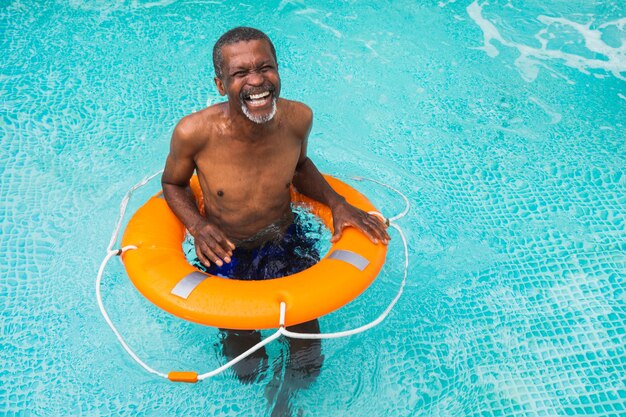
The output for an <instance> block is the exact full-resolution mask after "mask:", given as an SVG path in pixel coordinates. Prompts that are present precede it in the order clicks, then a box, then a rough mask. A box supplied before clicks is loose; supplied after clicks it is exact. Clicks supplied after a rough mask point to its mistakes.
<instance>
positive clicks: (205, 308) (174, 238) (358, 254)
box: [122, 176, 387, 330]
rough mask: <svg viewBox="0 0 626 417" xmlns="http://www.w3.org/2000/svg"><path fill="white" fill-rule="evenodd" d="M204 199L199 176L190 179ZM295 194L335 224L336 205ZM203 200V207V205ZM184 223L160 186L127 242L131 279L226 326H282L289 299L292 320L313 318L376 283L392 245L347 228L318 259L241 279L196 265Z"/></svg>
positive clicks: (163, 300) (184, 314)
mask: <svg viewBox="0 0 626 417" xmlns="http://www.w3.org/2000/svg"><path fill="white" fill-rule="evenodd" d="M326 180H327V181H328V182H329V184H330V185H331V186H332V187H333V189H334V190H335V191H337V192H338V193H339V194H341V195H342V196H344V197H345V198H346V200H347V201H348V202H349V203H350V204H352V205H354V206H356V207H358V208H360V209H362V210H365V211H373V210H376V209H375V208H374V206H373V205H372V203H370V202H369V200H368V199H367V198H366V197H365V196H363V195H362V194H361V193H359V192H358V191H356V190H355V189H353V188H352V187H350V186H349V185H347V184H345V183H343V182H341V181H339V180H337V179H335V178H333V177H329V176H326ZM190 185H191V188H192V189H193V191H194V194H195V195H196V199H197V201H198V202H199V203H201V202H202V198H201V190H200V186H199V184H198V180H197V178H196V177H194V178H192V180H191V182H190ZM292 200H293V201H294V202H302V203H305V204H307V205H308V206H309V207H310V208H311V209H312V211H313V213H314V214H316V215H317V216H318V217H320V218H321V219H322V221H324V223H325V224H326V225H327V226H328V227H329V228H330V229H331V230H332V216H331V212H330V209H329V208H328V207H327V206H325V205H323V204H321V203H318V202H316V201H313V200H311V199H309V198H307V197H305V196H303V195H301V194H298V193H296V192H295V191H293V190H292ZM202 209H203V207H201V210H202ZM185 233H186V231H185V227H184V225H183V224H182V223H181V222H180V221H179V220H178V218H177V217H176V215H174V213H173V212H172V211H171V210H170V208H169V206H168V205H167V203H166V202H165V199H164V198H163V196H162V194H161V193H158V194H157V195H155V196H154V197H152V198H151V199H150V200H149V201H148V202H147V203H146V204H145V205H143V206H142V207H141V208H140V209H139V210H138V211H137V213H135V215H134V216H133V217H132V218H131V220H130V222H129V223H128V226H127V227H126V231H125V233H124V236H123V238H122V246H128V245H134V246H136V247H137V249H136V250H129V251H126V252H125V253H124V254H123V255H122V261H123V263H124V265H125V267H126V271H127V273H128V276H129V277H130V279H131V281H132V282H133V284H134V285H135V287H137V289H138V290H139V292H141V293H142V294H143V295H144V296H145V297H146V298H147V299H148V300H150V301H151V302H152V303H154V304H155V305H157V306H158V307H160V308H162V309H163V310H165V311H168V312H170V313H172V314H174V315H176V316H178V317H181V318H183V319H185V320H189V321H193V322H196V323H201V324H205V325H209V326H215V327H222V328H228V329H240V330H252V329H270V328H276V327H278V324H279V314H280V313H279V306H280V303H281V302H285V304H286V314H285V324H286V325H287V326H290V325H295V324H299V323H303V322H305V321H309V320H313V319H315V318H318V317H320V316H323V315H325V314H328V313H330V312H331V311H334V310H336V309H338V308H340V307H341V306H343V305H345V304H347V303H348V302H350V301H351V300H353V299H354V298H356V297H357V296H358V295H359V294H361V293H362V292H363V291H365V289H366V288H367V287H368V286H369V285H370V284H371V283H372V281H373V280H374V279H375V278H376V275H378V272H379V271H380V269H381V268H382V266H383V263H384V262H385V256H386V254H387V246H386V245H383V244H381V243H379V244H374V243H372V242H371V241H370V240H369V239H368V238H367V237H366V236H365V235H364V234H363V233H361V232H360V231H358V230H356V229H354V228H351V227H349V228H347V229H345V230H344V232H343V234H342V237H341V239H339V241H338V242H336V243H334V244H333V245H332V246H331V249H330V251H329V252H328V253H327V254H326V256H324V258H322V259H321V260H320V261H319V262H318V263H317V264H315V265H313V266H312V267H311V268H308V269H306V270H304V271H301V272H299V273H297V274H294V275H290V276H287V277H282V278H276V279H270V280H265V281H241V280H235V279H228V278H222V277H217V276H213V275H209V274H206V273H204V272H201V271H199V270H198V269H196V268H195V267H193V266H191V265H190V264H189V262H188V261H187V259H186V258H185V254H184V253H183V250H182V242H183V240H184V238H185Z"/></svg>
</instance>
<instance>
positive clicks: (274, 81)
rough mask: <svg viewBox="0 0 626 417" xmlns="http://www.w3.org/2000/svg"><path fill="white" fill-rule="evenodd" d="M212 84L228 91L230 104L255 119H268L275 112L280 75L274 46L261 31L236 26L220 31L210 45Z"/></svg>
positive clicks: (221, 90) (258, 121)
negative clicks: (211, 51) (212, 45)
mask: <svg viewBox="0 0 626 417" xmlns="http://www.w3.org/2000/svg"><path fill="white" fill-rule="evenodd" d="M213 65H214V67H215V75H216V77H215V84H216V85H217V89H218V90H219V92H220V94H221V95H227V96H228V101H229V103H230V104H231V108H232V109H233V110H235V109H241V112H242V113H243V114H244V115H245V116H246V117H247V118H248V119H250V120H251V121H253V122H255V123H265V122H268V121H270V120H271V119H272V118H273V117H274V115H275V113H276V101H277V99H278V96H279V93H280V77H279V76H278V64H277V63H276V50H275V49H274V45H273V44H272V41H270V39H269V38H268V37H267V35H265V34H264V33H263V32H261V31H260V30H257V29H253V28H248V27H237V28H234V29H231V30H229V31H228V32H226V33H225V34H224V35H222V36H221V37H220V38H219V39H218V41H217V42H216V43H215V46H214V47H213Z"/></svg>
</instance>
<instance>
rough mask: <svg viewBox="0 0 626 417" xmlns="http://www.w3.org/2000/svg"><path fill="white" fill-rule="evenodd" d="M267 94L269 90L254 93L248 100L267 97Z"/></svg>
mask: <svg viewBox="0 0 626 417" xmlns="http://www.w3.org/2000/svg"><path fill="white" fill-rule="evenodd" d="M269 95H270V92H269V91H266V92H264V93H260V94H254V95H251V96H250V100H259V99H262V98H264V97H267V96H269Z"/></svg>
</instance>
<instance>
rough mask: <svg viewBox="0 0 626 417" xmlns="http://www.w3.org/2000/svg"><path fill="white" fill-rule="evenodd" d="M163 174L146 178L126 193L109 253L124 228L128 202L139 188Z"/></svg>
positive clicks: (108, 249)
mask: <svg viewBox="0 0 626 417" xmlns="http://www.w3.org/2000/svg"><path fill="white" fill-rule="evenodd" d="M162 172H163V170H160V171H158V172H155V173H154V174H152V175H150V176H148V177H145V178H144V179H143V180H141V181H139V182H138V183H137V184H135V185H133V186H132V187H131V188H130V190H128V192H127V193H126V195H125V196H124V198H123V199H122V202H121V204H120V214H119V217H118V218H117V222H116V224H115V229H114V230H113V235H112V236H111V240H110V241H109V246H108V247H107V251H112V250H113V245H115V242H117V235H118V234H119V232H120V228H121V227H122V220H124V213H126V206H127V205H128V202H129V201H130V197H131V196H132V195H133V193H134V192H135V190H136V189H137V188H140V187H143V186H144V185H146V184H147V183H149V182H150V181H151V180H152V179H153V178H154V177H156V176H157V175H159V174H161V173H162Z"/></svg>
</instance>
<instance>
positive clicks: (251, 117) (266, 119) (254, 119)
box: [241, 98, 276, 124]
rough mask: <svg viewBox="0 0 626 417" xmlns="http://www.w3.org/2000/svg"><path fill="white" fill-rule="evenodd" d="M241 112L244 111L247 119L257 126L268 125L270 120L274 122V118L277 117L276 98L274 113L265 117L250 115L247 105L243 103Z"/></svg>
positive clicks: (273, 103) (273, 107)
mask: <svg viewBox="0 0 626 417" xmlns="http://www.w3.org/2000/svg"><path fill="white" fill-rule="evenodd" d="M241 110H242V111H243V114H245V115H246V117H247V118H248V119H249V120H250V121H251V122H254V123H256V124H262V123H267V122H269V121H270V120H272V119H273V118H274V116H275V115H276V98H273V99H272V111H270V112H269V113H268V114H266V115H265V116H254V115H252V114H251V113H250V111H249V110H248V108H247V107H246V105H245V103H241Z"/></svg>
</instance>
